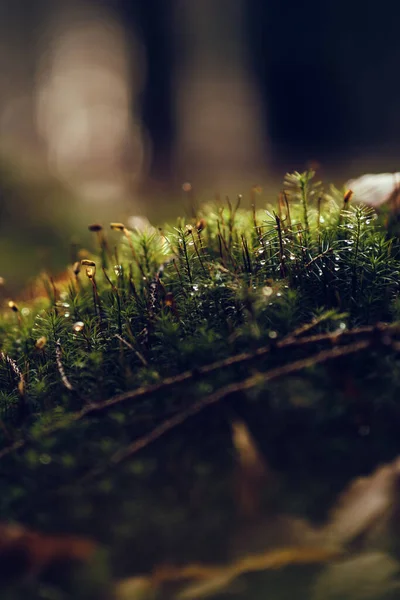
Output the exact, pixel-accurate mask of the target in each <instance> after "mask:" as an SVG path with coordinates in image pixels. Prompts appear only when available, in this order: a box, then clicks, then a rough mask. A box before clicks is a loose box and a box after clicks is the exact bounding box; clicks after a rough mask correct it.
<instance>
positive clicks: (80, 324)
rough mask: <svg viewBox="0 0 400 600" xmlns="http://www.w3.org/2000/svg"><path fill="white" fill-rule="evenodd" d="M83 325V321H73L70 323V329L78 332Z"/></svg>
mask: <svg viewBox="0 0 400 600" xmlns="http://www.w3.org/2000/svg"><path fill="white" fill-rule="evenodd" d="M84 327H85V323H84V322H83V321H77V322H76V323H74V324H73V325H72V329H73V330H74V331H75V332H76V333H79V332H80V331H82V329H83V328H84Z"/></svg>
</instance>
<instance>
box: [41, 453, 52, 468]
mask: <svg viewBox="0 0 400 600" xmlns="http://www.w3.org/2000/svg"><path fill="white" fill-rule="evenodd" d="M39 462H41V463H42V465H49V464H50V463H51V456H50V455H49V454H41V455H40V456H39Z"/></svg>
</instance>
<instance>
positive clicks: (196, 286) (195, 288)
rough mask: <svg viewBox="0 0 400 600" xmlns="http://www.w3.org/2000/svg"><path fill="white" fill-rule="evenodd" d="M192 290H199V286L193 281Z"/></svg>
mask: <svg viewBox="0 0 400 600" xmlns="http://www.w3.org/2000/svg"><path fill="white" fill-rule="evenodd" d="M192 288H193V291H195V292H198V291H199V286H198V285H197V283H195V284H194V285H192Z"/></svg>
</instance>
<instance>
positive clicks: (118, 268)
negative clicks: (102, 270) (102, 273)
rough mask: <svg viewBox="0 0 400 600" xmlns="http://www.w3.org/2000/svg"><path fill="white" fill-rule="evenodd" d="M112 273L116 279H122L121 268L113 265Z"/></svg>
mask: <svg viewBox="0 0 400 600" xmlns="http://www.w3.org/2000/svg"><path fill="white" fill-rule="evenodd" d="M114 273H115V274H116V276H117V277H122V266H121V265H114Z"/></svg>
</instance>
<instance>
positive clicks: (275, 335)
mask: <svg viewBox="0 0 400 600" xmlns="http://www.w3.org/2000/svg"><path fill="white" fill-rule="evenodd" d="M268 337H269V338H270V339H271V340H276V338H277V337H278V333H277V332H276V331H270V332H269V334H268Z"/></svg>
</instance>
